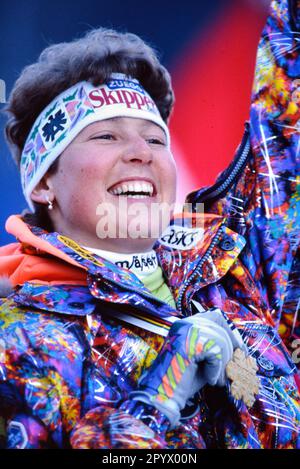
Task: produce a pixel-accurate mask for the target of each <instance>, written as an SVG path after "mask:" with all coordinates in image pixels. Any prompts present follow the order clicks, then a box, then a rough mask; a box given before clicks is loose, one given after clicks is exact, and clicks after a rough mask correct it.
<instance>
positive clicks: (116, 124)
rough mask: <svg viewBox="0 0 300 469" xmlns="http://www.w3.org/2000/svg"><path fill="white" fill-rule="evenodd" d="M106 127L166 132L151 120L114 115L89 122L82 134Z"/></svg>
mask: <svg viewBox="0 0 300 469" xmlns="http://www.w3.org/2000/svg"><path fill="white" fill-rule="evenodd" d="M105 128H120V129H125V130H131V129H132V130H135V129H136V130H153V131H161V132H162V133H164V131H163V129H162V128H161V127H160V126H159V125H157V124H155V123H154V122H151V121H150V120H146V119H139V118H136V117H112V118H110V119H104V120H101V121H97V122H93V123H92V124H89V125H88V126H86V127H85V128H84V129H83V130H82V131H81V134H89V133H91V132H97V130H102V129H105Z"/></svg>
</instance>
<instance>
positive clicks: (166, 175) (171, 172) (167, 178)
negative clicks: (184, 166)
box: [162, 160, 177, 201]
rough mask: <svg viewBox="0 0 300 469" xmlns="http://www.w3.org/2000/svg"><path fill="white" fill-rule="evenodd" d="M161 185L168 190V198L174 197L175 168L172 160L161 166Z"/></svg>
mask: <svg viewBox="0 0 300 469" xmlns="http://www.w3.org/2000/svg"><path fill="white" fill-rule="evenodd" d="M162 174H163V180H162V187H163V188H164V189H165V190H166V191H167V192H168V195H169V197H170V200H171V201H173V199H174V200H175V198H176V186H177V168H176V164H175V161H174V160H169V161H168V162H167V163H166V165H165V166H164V168H162Z"/></svg>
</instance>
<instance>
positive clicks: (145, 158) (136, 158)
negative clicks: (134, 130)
mask: <svg viewBox="0 0 300 469" xmlns="http://www.w3.org/2000/svg"><path fill="white" fill-rule="evenodd" d="M122 159H123V161H124V162H125V163H131V162H132V163H144V164H148V163H151V161H152V159H153V154H152V151H151V148H150V146H149V145H148V143H147V142H146V141H145V140H144V139H143V138H141V137H136V138H132V139H131V140H130V141H129V142H128V145H127V146H126V149H124V151H123V153H122Z"/></svg>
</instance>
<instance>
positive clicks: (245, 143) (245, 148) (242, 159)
mask: <svg viewBox="0 0 300 469" xmlns="http://www.w3.org/2000/svg"><path fill="white" fill-rule="evenodd" d="M241 148H242V152H241V154H240V155H239V157H238V159H237V161H236V163H235V165H234V167H233V169H232V171H231V172H230V174H229V176H228V177H227V178H226V179H225V181H223V182H222V184H221V185H220V186H219V187H217V188H216V189H215V190H212V192H210V193H208V194H206V195H205V196H204V198H203V199H201V202H204V201H207V200H210V199H214V198H216V197H219V196H220V195H221V194H222V193H223V192H226V191H227V190H228V188H229V187H230V186H231V184H232V183H233V181H234V180H235V178H236V177H237V176H238V175H239V173H240V171H241V170H242V168H243V166H244V164H245V163H246V161H247V158H248V156H249V152H250V136H249V125H248V124H247V126H246V130H245V134H244V136H243V139H242V142H241ZM224 228H225V223H223V224H222V225H221V226H220V227H219V229H218V231H217V233H216V234H215V236H214V238H213V240H212V242H211V244H210V246H209V248H208V250H207V251H206V253H205V254H204V256H203V257H202V259H201V260H200V261H199V263H198V265H197V267H196V268H195V270H194V273H193V274H192V275H191V276H190V278H189V280H188V281H187V282H186V283H184V284H183V286H182V290H181V292H180V294H179V296H178V300H177V305H178V308H179V311H180V312H181V313H183V305H182V300H183V297H184V295H185V292H186V291H187V289H188V288H189V286H190V285H191V283H192V282H193V280H194V279H195V277H196V276H197V275H200V276H201V275H202V267H203V264H204V262H206V260H207V259H208V257H209V256H210V254H211V252H212V250H213V248H214V247H215V246H216V244H217V243H218V242H219V241H220V238H221V236H222V234H223V231H224Z"/></svg>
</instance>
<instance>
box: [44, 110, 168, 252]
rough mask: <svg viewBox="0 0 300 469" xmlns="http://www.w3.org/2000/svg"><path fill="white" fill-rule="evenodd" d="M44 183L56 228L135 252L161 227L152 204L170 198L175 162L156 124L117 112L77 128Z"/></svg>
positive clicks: (101, 244) (149, 244)
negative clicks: (112, 116) (80, 128)
mask: <svg viewBox="0 0 300 469" xmlns="http://www.w3.org/2000/svg"><path fill="white" fill-rule="evenodd" d="M48 184H49V187H51V190H52V191H53V195H54V199H55V203H54V207H55V208H54V210H53V211H52V212H51V217H52V219H53V222H54V226H55V229H56V231H59V232H60V233H62V234H64V235H66V236H70V237H71V238H73V239H74V240H76V241H77V242H79V243H81V244H83V245H85V246H88V247H94V248H97V247H98V248H100V249H106V250H115V251H119V252H137V251H143V250H147V249H151V247H152V246H153V244H154V242H155V240H156V239H157V237H158V236H159V234H160V231H161V229H162V228H163V227H164V226H163V225H164V223H163V225H161V221H159V219H158V217H157V209H158V206H159V204H161V203H163V204H166V205H165V207H171V206H172V204H174V202H175V198H176V166H175V162H174V159H173V156H172V154H171V152H170V150H169V149H168V147H167V145H166V136H165V133H164V131H163V130H162V129H161V128H160V127H159V126H158V125H156V124H154V123H152V122H150V121H147V120H143V119H136V118H128V117H117V118H113V119H107V120H104V121H100V122H95V123H93V124H90V125H89V126H87V127H86V128H85V129H83V130H82V131H81V132H80V134H78V135H77V137H76V138H75V139H74V140H73V141H72V142H71V143H70V145H69V146H68V147H67V148H66V149H65V151H64V152H63V153H62V154H61V156H60V159H59V165H58V171H57V172H56V173H55V174H53V175H49V176H48ZM134 204H135V205H134ZM153 209H154V210H153Z"/></svg>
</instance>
